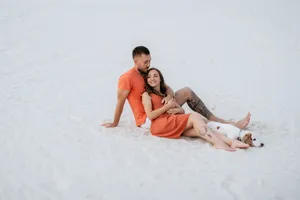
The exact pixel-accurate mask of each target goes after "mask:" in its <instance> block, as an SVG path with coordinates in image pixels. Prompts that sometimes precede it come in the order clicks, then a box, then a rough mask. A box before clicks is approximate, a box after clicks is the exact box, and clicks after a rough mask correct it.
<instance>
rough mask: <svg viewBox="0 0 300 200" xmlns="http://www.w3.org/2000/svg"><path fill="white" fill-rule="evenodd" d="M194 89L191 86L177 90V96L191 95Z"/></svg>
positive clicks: (188, 96)
mask: <svg viewBox="0 0 300 200" xmlns="http://www.w3.org/2000/svg"><path fill="white" fill-rule="evenodd" d="M191 92H192V89H191V88H190V87H184V88H181V89H179V90H177V91H176V92H175V96H184V97H187V98H190V97H191Z"/></svg>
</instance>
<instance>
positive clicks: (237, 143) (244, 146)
mask: <svg viewBox="0 0 300 200" xmlns="http://www.w3.org/2000/svg"><path fill="white" fill-rule="evenodd" d="M231 148H234V149H235V148H240V149H248V148H249V145H248V144H245V143H244V142H241V141H238V140H233V142H232V144H231Z"/></svg>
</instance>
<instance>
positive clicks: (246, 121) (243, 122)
mask: <svg viewBox="0 0 300 200" xmlns="http://www.w3.org/2000/svg"><path fill="white" fill-rule="evenodd" d="M250 117H251V114H250V113H248V114H247V115H246V117H244V119H241V120H240V121H238V122H236V123H233V125H234V126H236V127H238V128H239V129H245V128H246V127H247V126H248V124H249V122H250Z"/></svg>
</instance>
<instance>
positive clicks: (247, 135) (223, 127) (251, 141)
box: [207, 121, 264, 147]
mask: <svg viewBox="0 0 300 200" xmlns="http://www.w3.org/2000/svg"><path fill="white" fill-rule="evenodd" d="M207 126H208V127H209V128H210V129H211V130H212V131H216V132H218V133H221V134H223V135H225V136H226V137H228V138H230V139H236V140H240V141H242V142H244V143H246V144H248V145H249V146H250V147H263V146H264V143H262V142H261V141H260V140H259V139H258V138H257V137H256V136H255V135H254V134H253V132H251V131H247V130H241V129H239V128H237V127H235V126H233V125H231V124H222V123H219V122H213V121H210V122H208V123H207Z"/></svg>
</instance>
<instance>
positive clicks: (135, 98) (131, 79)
mask: <svg viewBox="0 0 300 200" xmlns="http://www.w3.org/2000/svg"><path fill="white" fill-rule="evenodd" d="M144 86H145V81H144V78H143V76H142V75H141V74H140V72H139V71H137V69H136V68H132V69H130V70H128V71H127V72H126V73H124V74H122V75H121V76H120V78H119V82H118V89H121V90H129V91H130V92H129V94H128V96H127V100H128V102H129V105H130V107H131V110H132V112H133V115H134V119H135V123H136V125H137V126H141V125H143V124H144V123H145V121H146V118H147V116H146V113H145V110H144V106H143V103H142V94H143V92H144Z"/></svg>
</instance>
